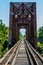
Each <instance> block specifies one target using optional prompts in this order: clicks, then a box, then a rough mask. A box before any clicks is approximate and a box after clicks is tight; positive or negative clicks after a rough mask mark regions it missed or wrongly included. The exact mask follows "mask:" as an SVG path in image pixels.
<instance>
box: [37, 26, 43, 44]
mask: <svg viewBox="0 0 43 65" xmlns="http://www.w3.org/2000/svg"><path fill="white" fill-rule="evenodd" d="M37 38H38V41H39V42H40V43H43V26H42V27H40V28H39V30H38V35H37Z"/></svg>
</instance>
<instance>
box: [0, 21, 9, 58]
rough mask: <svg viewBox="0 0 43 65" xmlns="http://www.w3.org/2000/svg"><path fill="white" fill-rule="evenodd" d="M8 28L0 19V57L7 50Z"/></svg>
mask: <svg viewBox="0 0 43 65" xmlns="http://www.w3.org/2000/svg"><path fill="white" fill-rule="evenodd" d="M8 34H9V28H8V27H7V26H6V25H5V24H3V23H2V20H0V58H1V57H2V56H3V55H4V54H5V53H6V52H7V51H8Z"/></svg>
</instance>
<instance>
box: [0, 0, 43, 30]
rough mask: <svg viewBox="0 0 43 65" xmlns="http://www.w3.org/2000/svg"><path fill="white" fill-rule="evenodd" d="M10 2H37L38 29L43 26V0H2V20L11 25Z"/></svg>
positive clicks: (0, 13) (0, 12) (0, 17)
mask: <svg viewBox="0 0 43 65" xmlns="http://www.w3.org/2000/svg"><path fill="white" fill-rule="evenodd" d="M10 2H36V19H37V30H38V29H39V27H41V26H43V0H0V20H2V21H3V23H4V24H6V25H7V26H9V14H10Z"/></svg>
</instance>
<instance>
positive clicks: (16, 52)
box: [0, 40, 43, 65]
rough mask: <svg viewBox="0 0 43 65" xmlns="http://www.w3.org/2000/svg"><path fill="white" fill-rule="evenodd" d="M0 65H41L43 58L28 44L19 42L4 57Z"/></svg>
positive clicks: (24, 41) (42, 64)
mask: <svg viewBox="0 0 43 65" xmlns="http://www.w3.org/2000/svg"><path fill="white" fill-rule="evenodd" d="M0 65H43V58H42V57H41V56H40V54H39V53H38V52H37V51H36V50H35V49H34V48H33V47H32V46H31V44H30V43H29V42H27V41H26V40H20V41H18V42H17V43H16V44H15V45H14V46H13V47H12V48H11V49H10V50H9V51H8V52H7V53H6V54H5V55H4V57H3V58H2V59H1V60H0Z"/></svg>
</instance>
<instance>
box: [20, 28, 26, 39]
mask: <svg viewBox="0 0 43 65" xmlns="http://www.w3.org/2000/svg"><path fill="white" fill-rule="evenodd" d="M19 38H20V39H26V29H25V28H21V29H20V30H19Z"/></svg>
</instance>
